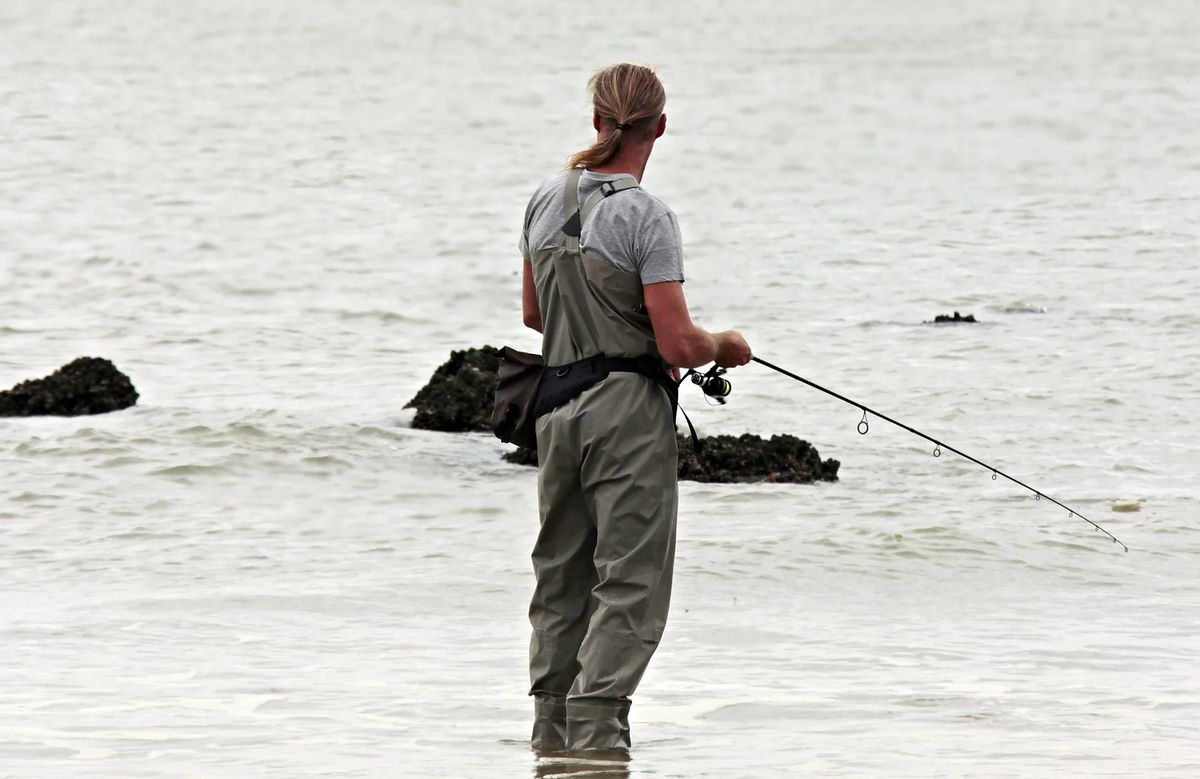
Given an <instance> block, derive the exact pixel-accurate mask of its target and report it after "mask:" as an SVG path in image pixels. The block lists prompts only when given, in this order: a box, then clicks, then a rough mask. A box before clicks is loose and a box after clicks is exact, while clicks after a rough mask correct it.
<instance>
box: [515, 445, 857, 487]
mask: <svg viewBox="0 0 1200 779" xmlns="http://www.w3.org/2000/svg"><path fill="white" fill-rule="evenodd" d="M700 441H701V443H702V444H703V451H702V452H701V453H700V454H699V456H697V455H696V453H695V451H694V450H693V449H692V439H690V438H688V437H687V436H679V478H680V479H681V480H685V481H700V482H760V481H768V482H790V483H799V484H809V483H811V482H814V481H837V472H838V468H839V467H840V466H841V463H839V462H838V461H837V460H824V461H823V460H821V456H820V455H819V454H818V453H817V450H816V448H814V447H813V446H812V444H810V443H808V442H807V441H802V440H800V439H799V438H796V437H795V436H793V435H786V434H784V435H773V436H771V438H770V439H764V438H762V437H761V436H756V435H752V434H750V433H746V434H743V435H740V436H731V435H717V436H711V437H709V438H702V439H700ZM504 459H505V460H507V461H508V462H510V463H516V464H518V465H534V466H536V465H537V452H534V451H532V450H530V449H517V450H516V451H513V452H509V453H508V454H506V455H504Z"/></svg>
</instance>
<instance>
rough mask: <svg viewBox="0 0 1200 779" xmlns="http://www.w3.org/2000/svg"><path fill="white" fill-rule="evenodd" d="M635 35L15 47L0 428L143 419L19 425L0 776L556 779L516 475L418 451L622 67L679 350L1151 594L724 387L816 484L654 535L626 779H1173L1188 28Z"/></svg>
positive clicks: (1185, 314) (528, 517) (1017, 8)
mask: <svg viewBox="0 0 1200 779" xmlns="http://www.w3.org/2000/svg"><path fill="white" fill-rule="evenodd" d="M613 13H614V10H613V7H612V6H610V5H603V4H601V5H593V6H587V5H575V6H571V7H569V8H568V7H566V6H553V8H551V7H549V6H542V5H541V4H535V3H532V2H525V3H507V4H485V3H479V2H476V3H467V2H460V3H440V4H430V5H428V6H425V7H420V8H418V7H415V5H406V4H395V3H384V2H366V1H364V2H359V3H351V4H346V3H334V2H322V1H320V0H311V1H309V2H304V3H283V2H271V1H270V0H262V2H255V3H249V4H247V3H233V2H209V3H195V2H180V3H171V4H167V3H150V2H145V1H144V0H143V1H141V2H137V1H135V2H122V3H113V2H93V3H83V2H65V1H64V2H56V3H35V2H25V1H22V0H18V1H17V2H8V3H6V4H5V5H4V7H3V8H2V9H0V182H2V185H0V237H2V239H0V282H2V283H0V312H2V314H0V386H5V387H7V386H9V385H11V384H12V383H15V382H17V381H19V380H22V379H25V378H30V377H33V376H40V375H44V374H46V373H48V372H50V371H51V370H53V369H54V368H56V367H58V366H59V365H62V364H64V363H66V362H67V361H69V360H70V359H72V358H74V357H76V356H80V355H85V354H95V355H102V356H107V357H109V358H111V359H113V360H114V361H115V362H116V363H117V364H118V365H119V366H120V367H121V368H122V369H124V370H125V371H126V372H127V373H129V374H130V375H131V376H132V377H133V379H134V381H135V383H136V385H137V387H138V389H139V390H140V391H141V393H142V401H141V403H140V405H139V406H138V407H137V408H135V409H132V410H129V411H125V412H121V413H118V414H113V415H108V416H103V417H93V418H83V419H28V420H6V421H4V422H3V423H0V479H2V481H0V566H2V567H0V581H3V594H4V597H3V599H2V600H0V603H2V604H3V605H2V606H0V617H2V619H0V640H2V642H3V646H4V647H5V650H6V652H5V655H6V661H5V662H4V663H3V664H0V775H4V776H13V777H27V776H28V777H60V776H61V777H76V776H114V777H117V776H119V777H142V776H154V777H157V776H196V777H200V776H203V777H214V776H219V777H233V776H253V775H280V776H362V777H366V776H411V777H423V778H424V777H495V776H506V777H507V776H518V777H519V776H534V775H535V771H536V772H539V775H544V776H548V775H552V774H554V773H556V772H558V773H563V772H565V771H567V768H566V767H564V766H562V765H559V764H555V763H553V762H542V763H537V762H535V760H534V759H533V757H532V756H531V755H530V753H529V752H528V749H527V747H525V746H524V745H523V744H522V743H521V739H522V738H523V737H524V736H525V735H526V732H527V728H528V721H529V716H530V707H529V703H528V701H527V699H526V698H525V697H524V693H525V670H524V659H525V644H526V641H527V636H526V623H525V618H524V610H525V606H526V600H527V597H528V594H529V592H530V588H531V576H532V574H531V572H530V567H529V564H528V552H529V549H530V546H531V544H532V540H533V536H534V531H535V513H534V511H535V508H534V473H533V472H532V471H530V470H526V469H522V468H519V467H516V466H510V465H507V464H505V463H502V462H500V461H499V454H500V452H501V451H502V447H501V446H499V445H498V444H497V443H496V442H494V441H493V440H491V439H489V438H488V437H486V436H481V435H469V436H447V435H439V434H434V433H426V432H423V431H416V430H412V429H411V428H410V427H409V426H408V423H409V420H410V419H411V412H406V411H404V410H402V408H401V407H402V405H403V404H404V402H405V401H406V400H407V399H408V398H409V397H411V395H412V394H413V393H414V392H415V391H416V389H417V388H418V387H419V386H420V385H421V384H422V383H423V382H424V380H425V379H426V378H427V377H428V375H429V374H430V372H431V371H432V370H433V368H434V367H435V366H436V365H437V364H438V363H439V362H441V361H442V360H443V359H445V357H446V355H447V353H448V352H449V350H450V349H452V348H461V347H466V346H472V345H477V344H482V343H493V344H502V343H510V344H513V345H515V346H524V347H527V348H533V347H535V346H536V341H535V340H534V338H533V336H532V334H530V333H528V332H527V331H523V330H522V328H521V326H520V321H519V313H518V290H519V278H518V276H517V274H516V271H517V270H518V267H519V266H518V258H517V257H516V250H515V245H516V238H517V231H518V229H519V224H520V218H521V214H522V212H523V209H524V206H525V200H526V198H527V197H528V195H529V193H530V192H531V191H532V189H533V187H534V186H535V184H536V183H537V181H538V180H539V179H540V178H541V177H542V176H543V175H548V174H549V173H550V172H551V171H552V170H553V169H554V168H555V166H557V165H559V164H561V162H562V160H563V159H564V158H565V156H566V155H567V154H568V153H569V152H571V151H573V150H574V149H576V148H578V147H580V146H581V145H583V144H584V143H586V142H587V140H588V132H587V130H588V122H587V110H588V107H587V103H586V97H585V95H584V93H583V89H582V87H583V83H584V81H585V80H586V76H587V74H588V73H589V72H590V70H591V69H592V68H594V67H596V66H598V65H601V64H604V63H607V62H610V61H614V60H617V59H622V58H633V59H639V60H644V61H649V62H651V63H654V64H656V65H657V66H658V67H659V69H660V72H661V73H662V76H663V79H664V81H665V83H666V85H667V89H668V95H669V104H668V115H669V126H668V134H667V136H666V137H665V138H664V139H663V141H662V143H661V144H660V146H659V147H658V149H657V150H656V151H655V155H654V157H653V159H652V160H651V162H650V167H649V169H648V173H647V177H646V180H645V183H646V185H647V186H648V187H649V188H650V189H651V190H652V191H653V192H655V193H656V194H658V195H660V196H661V197H663V198H664V199H665V200H666V201H667V202H668V203H670V204H672V205H673V207H674V208H675V209H676V210H677V212H678V214H679V217H680V220H681V223H682V226H683V230H684V234H685V240H686V244H687V255H688V265H687V272H688V277H689V281H688V284H687V293H688V297H689V301H690V303H691V305H692V309H693V314H694V315H695V317H696V319H697V320H698V321H700V322H702V323H705V324H707V325H709V326H712V327H731V326H736V327H740V328H743V329H744V331H745V332H746V335H747V337H748V339H749V340H750V342H751V344H752V345H753V346H754V347H755V349H756V351H757V353H759V354H760V355H762V356H763V357H765V358H766V359H769V360H772V361H773V362H777V363H779V364H780V365H783V366H784V367H787V368H790V369H791V370H794V371H797V372H799V373H801V374H803V375H805V376H808V377H810V378H812V379H813V380H815V381H818V382H821V383H823V384H826V385H828V386H833V387H835V388H837V389H839V390H840V391H843V392H845V393H847V394H849V395H851V396H853V397H856V398H859V399H861V400H862V401H864V402H866V403H868V404H870V405H873V406H875V407H877V408H879V409H880V410H881V411H884V412H885V413H890V414H893V415H895V416H897V417H899V418H901V419H902V420H904V421H906V422H907V423H909V424H912V425H915V426H917V427H919V428H921V429H924V430H927V431H930V432H931V433H933V434H935V435H938V436H941V437H943V438H944V439H945V440H946V441H947V442H948V443H950V444H952V445H954V446H957V447H959V448H962V449H963V450H965V451H966V452H968V453H970V454H974V455H975V456H977V457H981V458H982V459H985V460H987V461H989V462H992V463H994V464H995V465H997V466H998V467H1001V468H1004V469H1006V470H1008V471H1010V472H1011V473H1013V474H1014V475H1015V476H1017V477H1019V478H1024V479H1026V480H1028V481H1030V482H1031V483H1033V484H1035V485H1036V486H1038V487H1039V488H1040V489H1042V490H1043V491H1045V492H1046V493H1048V494H1051V495H1054V496H1056V497H1058V498H1059V499H1061V500H1063V501H1064V502H1067V503H1069V504H1071V505H1073V506H1076V507H1078V508H1079V509H1080V510H1082V511H1084V512H1085V513H1087V514H1088V515H1089V516H1091V517H1093V518H1094V519H1096V520H1097V521H1099V522H1100V523H1101V524H1103V525H1104V526H1105V527H1106V528H1108V529H1109V530H1111V531H1113V532H1114V533H1115V534H1116V535H1117V536H1119V537H1120V538H1121V539H1122V540H1123V541H1125V542H1126V543H1128V544H1129V546H1130V547H1131V551H1130V553H1129V554H1128V555H1125V554H1122V553H1121V552H1120V550H1119V548H1117V547H1114V546H1113V545H1112V544H1111V543H1107V542H1106V539H1105V538H1104V537H1103V536H1101V535H1100V534H1098V533H1096V532H1094V531H1093V530H1091V528H1090V527H1089V526H1088V525H1086V524H1085V523H1084V522H1082V521H1080V520H1079V519H1078V518H1070V517H1068V516H1067V515H1066V512H1064V511H1060V510H1059V509H1057V508H1055V507H1051V506H1048V505H1046V504H1045V503H1044V502H1042V503H1036V502H1034V501H1033V500H1032V499H1031V498H1030V497H1029V496H1028V495H1025V494H1023V493H1022V492H1020V491H1019V490H1018V489H1016V488H1015V487H1013V486H1012V485H1011V484H1006V483H1005V482H1003V481H1002V480H1001V481H998V482H993V481H991V479H990V478H989V474H987V473H986V472H985V471H982V470H980V469H978V468H976V467H975V466H972V465H970V464H968V463H966V462H964V461H962V460H960V459H958V458H954V457H951V456H943V457H941V458H937V459H935V458H933V457H931V456H930V449H931V448H930V447H928V446H926V445H925V444H924V442H921V441H920V440H918V439H915V438H913V437H911V436H908V435H907V434H905V433H903V432H901V431H899V430H896V429H894V428H890V427H889V426H888V425H886V424H885V423H883V422H882V421H876V422H875V424H874V425H873V426H872V429H871V432H870V434H869V435H868V436H866V437H860V436H858V435H857V434H855V432H854V425H855V423H856V422H857V421H858V417H859V415H858V413H857V412H856V411H855V409H853V408H851V407H849V406H845V405H842V404H840V403H838V402H837V401H835V400H833V399H831V398H827V397H825V396H823V395H820V394H819V393H816V392H813V391H811V390H808V389H805V388H804V387H802V386H800V385H797V384H795V383H794V382H791V381H789V380H787V379H785V378H783V377H780V376H777V375H774V374H771V373H769V372H767V371H765V370H763V369H761V368H755V367H751V368H746V369H742V370H739V371H736V372H734V374H732V376H731V378H732V379H733V382H734V386H735V391H734V396H733V400H732V402H731V403H730V404H729V405H728V406H726V407H723V408H720V409H716V408H709V407H706V406H705V405H703V403H702V402H701V401H700V399H699V397H698V396H695V397H693V398H692V399H691V400H687V399H686V397H685V405H686V406H687V407H688V408H689V411H691V412H692V413H693V419H695V421H696V422H697V424H698V426H699V427H700V428H701V431H702V432H703V433H709V434H713V433H723V432H728V433H740V432H744V431H754V432H760V433H772V432H791V433H795V434H798V435H801V436H802V437H805V438H807V439H809V440H812V441H813V442H814V443H815V444H816V445H817V446H818V447H819V449H820V451H821V453H822V455H823V456H826V457H836V458H837V459H839V460H841V461H842V462H843V466H842V471H841V475H842V480H841V481H840V482H839V483H837V484H832V485H820V486H784V485H699V484H688V483H685V484H684V485H682V505H681V523H680V544H679V560H678V574H677V590H676V593H677V594H676V596H675V600H674V605H673V612H672V617H671V622H670V624H669V627H668V631H667V635H666V637H665V640H664V644H663V647H662V649H661V651H660V652H659V655H658V656H657V657H656V658H655V661H654V663H653V664H652V665H651V668H650V671H649V673H648V674H647V676H646V679H645V681H644V682H643V685H642V689H641V690H640V691H639V694H638V696H637V699H636V701H635V705H634V709H633V727H634V738H635V741H636V742H637V744H638V746H637V748H636V750H635V752H634V759H633V762H632V763H631V764H630V766H629V773H630V775H631V776H636V777H650V776H662V777H700V776H713V777H718V776H719V777H734V776H746V777H762V776H792V775H813V774H823V775H896V776H899V775H915V776H928V775H959V774H972V775H1005V776H1018V775H1020V776H1027V775H1064V774H1066V775H1071V774H1107V775H1154V776H1168V775H1177V776H1190V775H1195V774H1196V773H1197V772H1200V759H1198V758H1197V755H1198V754H1200V727H1198V726H1197V725H1196V722H1197V720H1198V717H1200V667H1198V666H1197V663H1196V656H1197V653H1198V652H1200V638H1198V636H1200V612H1198V610H1197V606H1196V604H1197V602H1198V600H1200V577H1198V572H1200V531H1198V530H1197V529H1196V521H1195V520H1196V518H1197V506H1198V504H1200V489H1198V487H1197V482H1196V473H1197V472H1200V444H1198V443H1197V441H1200V422H1198V421H1197V419H1198V418H1200V414H1198V413H1197V412H1200V390H1197V387H1196V383H1195V381H1194V377H1195V376H1196V375H1197V371H1198V370H1200V346H1198V345H1197V338H1196V334H1197V332H1198V327H1200V316H1198V315H1197V314H1196V313H1195V306H1194V301H1195V298H1196V297H1197V295H1200V274H1198V272H1197V271H1198V267H1200V262H1198V254H1200V252H1198V249H1200V241H1198V236H1200V163H1198V160H1200V142H1198V141H1197V140H1196V139H1197V135H1196V133H1195V128H1196V127H1197V126H1200V110H1198V109H1197V106H1200V87H1198V86H1197V85H1198V84H1200V79H1198V78H1197V76H1200V55H1198V53H1197V52H1198V51H1200V50H1198V49H1197V48H1196V46H1195V41H1196V40H1198V39H1200V29H1198V25H1197V21H1196V16H1195V14H1194V13H1193V9H1192V8H1191V6H1190V4H1188V3H1170V2H1160V3H1153V4H1150V5H1143V6H1133V5H1128V4H1117V3H1084V2H1062V3H1051V4H1016V5H1014V4H1012V3H978V4H973V5H972V6H971V7H970V8H964V9H950V8H943V9H936V10H935V9H930V8H928V7H927V6H924V5H917V4H910V3H881V2H856V3H836V4H835V3H816V4H804V5H803V6H802V7H801V6H799V5H792V4H782V3H763V2H754V1H753V0H751V1H750V2H742V3H737V4H733V5H730V4H725V3H715V2H699V3H688V4H683V3H676V2H666V3H658V4H654V5H653V6H647V7H639V8H637V9H633V8H630V7H624V8H623V10H622V17H621V19H620V21H619V22H618V21H616V20H615V19H614V17H613ZM953 310H960V311H962V312H964V313H974V314H976V315H977V316H978V317H979V318H980V319H981V320H983V323H982V324H980V325H978V326H975V327H935V326H930V325H922V324H921V322H923V321H925V320H929V319H932V318H933V316H934V314H937V313H949V312H950V311H953ZM1130 503H1135V504H1137V505H1138V507H1139V510H1138V511H1136V512H1117V511H1114V510H1113V508H1114V506H1120V505H1122V504H1130Z"/></svg>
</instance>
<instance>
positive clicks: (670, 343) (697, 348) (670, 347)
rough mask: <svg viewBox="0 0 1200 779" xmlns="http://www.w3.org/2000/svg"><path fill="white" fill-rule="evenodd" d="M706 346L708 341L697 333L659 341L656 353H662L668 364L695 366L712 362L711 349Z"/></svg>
mask: <svg viewBox="0 0 1200 779" xmlns="http://www.w3.org/2000/svg"><path fill="white" fill-rule="evenodd" d="M707 347H708V342H707V340H706V339H705V338H703V337H701V336H700V335H699V334H693V335H692V337H687V336H685V337H682V338H672V339H668V340H665V341H661V342H659V344H658V353H659V354H661V355H662V358H663V359H664V360H666V361H667V364H668V365H673V366H674V367H676V368H695V367H697V366H699V365H704V364H705V363H708V362H712V356H711V355H710V354H709V351H711V349H709V348H707Z"/></svg>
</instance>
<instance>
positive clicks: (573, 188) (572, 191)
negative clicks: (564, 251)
mask: <svg viewBox="0 0 1200 779" xmlns="http://www.w3.org/2000/svg"><path fill="white" fill-rule="evenodd" d="M582 173H583V169H582V168H575V169H574V170H572V171H571V172H570V173H569V174H567V189H566V192H564V193H563V217H564V218H565V219H566V220H567V221H566V223H564V224H563V227H562V231H563V233H565V234H566V236H567V237H568V238H579V236H580V235H581V234H582V233H583V225H584V223H585V222H587V219H588V217H589V216H591V214H592V211H593V210H594V209H595V208H596V206H598V205H599V204H600V201H601V200H603V199H604V198H606V197H608V196H609V195H615V194H617V193H618V192H624V191H625V190H627V189H637V188H638V186H639V184H638V183H637V181H636V180H635V179H634V178H632V177H630V178H623V179H617V180H616V181H606V182H604V183H603V184H601V185H600V188H599V189H597V190H596V191H595V192H593V193H592V195H591V197H589V198H588V199H587V202H585V203H584V204H583V208H580V207H579V176H580V174H582ZM567 209H571V210H570V211H569V212H568V211H567Z"/></svg>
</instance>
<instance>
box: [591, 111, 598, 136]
mask: <svg viewBox="0 0 1200 779" xmlns="http://www.w3.org/2000/svg"><path fill="white" fill-rule="evenodd" d="M592 127H595V128H596V132H600V112H599V111H595V110H593V111H592Z"/></svg>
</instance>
